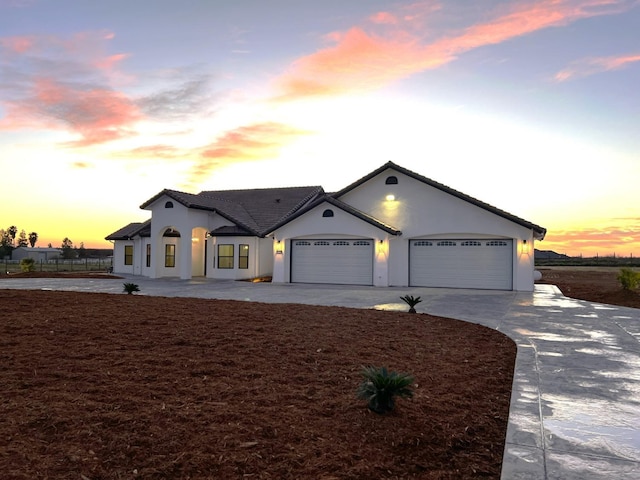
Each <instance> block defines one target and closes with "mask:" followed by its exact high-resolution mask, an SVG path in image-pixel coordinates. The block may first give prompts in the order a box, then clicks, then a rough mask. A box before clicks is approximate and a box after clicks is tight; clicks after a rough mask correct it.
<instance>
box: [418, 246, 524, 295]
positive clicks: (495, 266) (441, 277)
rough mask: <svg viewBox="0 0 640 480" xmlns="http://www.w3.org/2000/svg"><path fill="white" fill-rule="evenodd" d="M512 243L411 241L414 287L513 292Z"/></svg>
mask: <svg viewBox="0 0 640 480" xmlns="http://www.w3.org/2000/svg"><path fill="white" fill-rule="evenodd" d="M512 257H513V243H512V241H511V240H504V239H493V240H492V239H490V240H487V239H482V240H457V239H454V240H412V241H411V243H410V270H409V275H410V283H411V285H412V286H424V287H450V288H479V289H496V290H511V289H512V285H513V281H512V277H513V271H512V269H513V266H512Z"/></svg>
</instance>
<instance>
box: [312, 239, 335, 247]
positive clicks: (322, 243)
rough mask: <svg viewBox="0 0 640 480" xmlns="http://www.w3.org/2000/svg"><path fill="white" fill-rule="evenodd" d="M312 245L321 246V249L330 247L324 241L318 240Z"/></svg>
mask: <svg viewBox="0 0 640 480" xmlns="http://www.w3.org/2000/svg"><path fill="white" fill-rule="evenodd" d="M313 244H314V245H321V246H323V247H328V246H329V245H331V244H330V243H329V242H327V241H326V240H318V241H317V242H313Z"/></svg>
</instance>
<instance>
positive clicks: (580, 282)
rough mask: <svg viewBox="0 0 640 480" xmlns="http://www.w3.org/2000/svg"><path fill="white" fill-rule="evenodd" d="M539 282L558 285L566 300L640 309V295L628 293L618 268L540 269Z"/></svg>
mask: <svg viewBox="0 0 640 480" xmlns="http://www.w3.org/2000/svg"><path fill="white" fill-rule="evenodd" d="M538 270H539V271H540V272H541V273H542V280H541V281H539V282H538V283H546V284H553V285H556V286H557V287H558V288H559V289H560V290H561V291H562V293H563V294H564V295H565V296H567V297H572V298H578V299H580V300H588V301H590V302H597V303H608V304H610V305H621V306H623V307H631V308H640V292H639V291H638V290H636V291H628V290H627V291H625V290H623V289H622V288H621V286H620V283H619V282H618V279H617V277H618V274H619V273H620V269H619V268H615V267H540V268H538Z"/></svg>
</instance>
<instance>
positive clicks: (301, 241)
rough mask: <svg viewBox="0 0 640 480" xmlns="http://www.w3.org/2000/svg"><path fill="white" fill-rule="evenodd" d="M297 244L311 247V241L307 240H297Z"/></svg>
mask: <svg viewBox="0 0 640 480" xmlns="http://www.w3.org/2000/svg"><path fill="white" fill-rule="evenodd" d="M296 246H297V247H310V246H311V242H307V241H305V240H298V241H297V242H296Z"/></svg>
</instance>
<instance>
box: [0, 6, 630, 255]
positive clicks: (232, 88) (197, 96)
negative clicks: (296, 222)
mask: <svg viewBox="0 0 640 480" xmlns="http://www.w3.org/2000/svg"><path fill="white" fill-rule="evenodd" d="M638 25H640V1H639V0H541V1H533V0H523V1H520V0H515V1H495V0H456V1H455V2H453V1H444V0H441V1H436V0H427V1H421V0H413V1H383V0H359V1H352V2H345V1H344V0H323V1H321V2H319V1H317V0H314V1H310V0H269V1H265V0H233V1H231V0H180V1H178V0H127V1H122V0H109V1H108V2H98V1H95V2H94V1H85V0H0V179H1V180H0V185H2V193H3V195H2V204H1V205H2V207H1V208H0V228H4V229H7V228H8V227H9V226H11V225H15V226H16V227H17V228H18V230H22V229H24V230H25V231H26V233H27V234H29V233H30V232H33V231H35V232H37V233H38V243H37V244H36V245H37V246H43V247H44V246H47V244H49V243H51V244H52V245H53V246H54V247H58V246H60V245H61V243H62V240H63V239H64V238H65V237H67V238H69V239H70V240H71V241H72V242H73V243H74V245H76V246H79V245H80V243H82V244H84V246H85V247H91V248H109V247H111V244H110V243H109V242H107V241H106V240H104V237H106V236H107V235H109V234H110V233H112V232H114V231H116V230H118V229H119V228H121V227H123V226H125V225H126V224H128V223H130V222H140V221H144V220H146V219H148V218H149V217H150V212H148V211H145V210H141V209H140V208H139V206H140V205H141V204H143V203H144V202H145V201H146V200H148V199H150V198H151V197H153V196H154V195H155V194H157V193H158V192H160V191H161V190H162V189H164V188H169V189H175V190H180V191H184V192H189V193H197V192H200V191H202V190H226V189H244V188H268V187H286V186H309V185H320V186H322V187H323V188H324V189H325V191H327V192H331V191H336V190H339V189H341V188H343V187H345V186H347V185H349V184H351V183H352V182H354V181H356V180H358V179H360V178H361V177H363V176H365V175H366V174H368V173H369V172H371V171H373V170H375V169H377V168H378V167H380V166H382V165H383V164H384V163H386V162H387V161H393V162H394V163H396V164H398V165H401V166H403V167H405V168H408V169H409V170H412V171H414V172H416V173H419V174H421V175H424V176H426V177H428V178H431V179H433V180H435V181H437V182H440V183H443V184H445V185H447V186H449V187H451V188H454V189H456V190H459V191H461V192H464V193H466V194H468V195H471V196H472V197H475V198H477V199H479V200H482V201H484V202H486V203H489V204H491V205H494V206H496V207H498V208H501V209H503V210H506V211H508V212H509V213H512V214H514V215H517V216H519V217H522V218H524V219H526V220H528V221H530V222H533V223H535V224H538V225H541V226H543V227H545V228H546V229H547V232H548V233H547V236H546V238H545V240H544V241H543V242H541V243H537V244H536V247H537V248H538V249H543V250H554V251H556V252H558V253H566V254H568V255H583V256H592V255H599V256H605V255H612V254H616V255H618V256H629V255H634V256H640V193H639V192H640V189H639V188H638V179H639V178H640V90H639V88H638V86H639V85H640V30H639V29H638Z"/></svg>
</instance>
